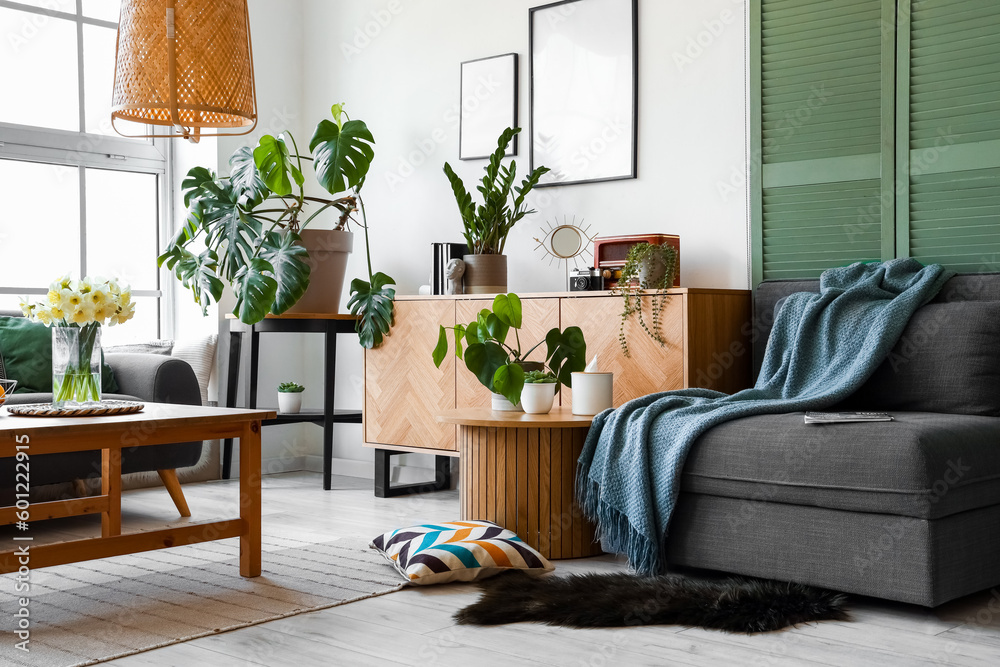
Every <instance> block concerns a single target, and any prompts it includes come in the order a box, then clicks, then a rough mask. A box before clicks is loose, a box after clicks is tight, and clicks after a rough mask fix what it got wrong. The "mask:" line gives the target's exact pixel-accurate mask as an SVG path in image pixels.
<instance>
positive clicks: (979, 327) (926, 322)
mask: <svg viewBox="0 0 1000 667" xmlns="http://www.w3.org/2000/svg"><path fill="white" fill-rule="evenodd" d="M998 349H1000V302H998V301H982V302H974V301H967V302H955V303H932V304H929V305H926V306H924V307H923V308H921V309H920V310H918V311H917V312H916V313H915V314H914V316H913V318H912V319H911V320H910V323H909V324H908V325H907V327H906V329H905V330H904V331H903V335H902V337H901V338H900V340H899V342H898V343H897V344H896V346H895V347H894V348H893V350H892V352H891V353H890V354H889V357H888V358H887V359H886V360H885V361H884V362H883V363H882V365H881V366H879V367H878V369H877V370H876V371H875V374H874V375H872V377H871V378H869V380H868V381H867V382H866V383H865V384H864V386H862V387H861V389H859V390H858V391H857V392H856V393H855V394H854V395H852V396H851V397H850V398H848V399H847V400H846V401H845V402H844V404H843V406H841V407H844V408H847V409H852V410H883V411H893V410H905V411H920V412H942V413H948V414H965V415H983V416H990V417H1000V354H998V353H997V350H998Z"/></svg>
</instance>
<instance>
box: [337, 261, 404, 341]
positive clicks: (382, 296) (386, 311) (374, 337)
mask: <svg viewBox="0 0 1000 667" xmlns="http://www.w3.org/2000/svg"><path fill="white" fill-rule="evenodd" d="M395 284H396V281H395V280H393V279H392V278H390V277H389V276H387V275H385V274H384V273H376V274H374V275H373V276H372V281H371V283H369V282H368V281H367V280H362V279H361V278H355V279H354V280H352V281H351V299H350V301H348V302H347V307H348V308H349V309H350V311H351V314H352V315H356V316H357V317H358V321H357V323H356V324H355V325H354V329H355V331H357V332H358V339H359V340H360V342H361V346H362V347H364V348H366V349H369V350H371V349H373V348H376V347H378V346H379V345H381V344H382V341H383V340H384V339H385V336H386V335H388V333H389V329H390V328H391V327H392V325H393V322H394V317H393V304H392V300H393V299H394V298H396V290H395V289H392V288H390V287H386V286H387V285H395Z"/></svg>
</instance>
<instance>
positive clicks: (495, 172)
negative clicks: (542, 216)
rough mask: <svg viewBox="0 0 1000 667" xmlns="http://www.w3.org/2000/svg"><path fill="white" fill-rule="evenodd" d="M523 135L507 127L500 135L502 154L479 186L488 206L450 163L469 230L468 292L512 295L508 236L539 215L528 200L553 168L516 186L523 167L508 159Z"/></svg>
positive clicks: (447, 170) (539, 171) (496, 156)
mask: <svg viewBox="0 0 1000 667" xmlns="http://www.w3.org/2000/svg"><path fill="white" fill-rule="evenodd" d="M520 131H521V128H519V127H518V128H507V129H506V130H504V131H503V134H501V135H500V138H499V140H498V141H497V150H496V152H495V153H493V155H491V156H490V163H489V165H487V167H486V169H485V171H486V175H485V176H483V179H482V184H481V185H480V186H479V187H478V188H477V189H478V190H479V192H480V193H481V194H482V195H483V203H482V204H480V205H479V206H476V204H475V202H474V201H473V200H472V195H471V194H469V193H468V192H467V191H466V189H465V184H464V183H463V182H462V179H461V178H459V176H458V174H456V173H455V170H454V169H452V168H451V165H450V164H448V163H447V162H445V163H444V173H445V175H446V176H447V177H448V181H449V182H450V183H451V189H452V191H453V192H454V193H455V200H456V201H457V202H458V211H459V213H460V214H461V216H462V224H463V225H464V226H465V232H464V236H465V243H466V245H467V246H468V247H469V253H470V254H468V255H465V256H464V257H463V258H462V260H463V261H464V262H465V293H466V294H503V293H505V292H506V291H507V256H506V255H504V254H503V251H504V246H505V245H506V243H507V235H508V234H510V230H511V229H512V228H513V227H514V225H515V224H517V222H518V221H519V220H520V219H521V218H523V217H524V216H526V215H530V214H532V213H534V212H535V211H534V210H530V211H529V210H528V207H527V205H526V204H525V202H524V200H525V197H527V195H528V193H529V192H531V190H532V189H533V188H534V187H535V186H536V185H538V180H539V179H540V178H541V177H542V176H543V175H544V174H546V173H548V172H549V169H548V168H547V167H538V168H537V169H535V170H534V171H532V172H531V173H530V174H528V177H527V178H525V179H524V180H523V181H521V186H520V187H516V186H515V185H514V175H515V173H516V171H517V164H516V163H515V162H513V161H511V162H510V163H509V165H507V166H504V165H503V158H504V155H506V153H507V146H508V145H510V142H511V141H512V140H513V139H514V136H515V135H516V134H518V133H519V132H520Z"/></svg>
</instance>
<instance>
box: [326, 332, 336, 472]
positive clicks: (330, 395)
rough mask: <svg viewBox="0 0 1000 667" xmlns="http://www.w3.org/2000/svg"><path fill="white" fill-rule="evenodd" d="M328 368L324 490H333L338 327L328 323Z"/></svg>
mask: <svg viewBox="0 0 1000 667" xmlns="http://www.w3.org/2000/svg"><path fill="white" fill-rule="evenodd" d="M324 342H325V344H326V368H325V369H324V372H323V489H324V490H326V491H329V490H330V489H331V488H333V481H332V479H331V477H332V476H333V423H334V422H333V417H334V409H333V406H334V405H335V402H334V394H335V391H336V384H337V326H336V322H328V323H327V325H326V331H325V333H324Z"/></svg>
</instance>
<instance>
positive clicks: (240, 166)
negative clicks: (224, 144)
mask: <svg viewBox="0 0 1000 667" xmlns="http://www.w3.org/2000/svg"><path fill="white" fill-rule="evenodd" d="M229 180H230V182H231V183H232V184H233V188H235V189H236V192H238V193H239V202H240V204H241V205H242V206H243V207H244V208H246V209H248V210H252V209H253V208H255V207H256V206H258V205H260V203H261V202H263V201H264V200H265V199H267V198H268V196H269V195H270V194H271V190H270V189H269V188H268V187H267V184H266V183H264V179H263V178H261V176H260V172H259V171H258V170H257V163H256V162H254V157H253V151H252V150H250V147H249V146H242V147H240V148H239V149H237V150H236V152H235V153H233V156H232V157H231V158H229Z"/></svg>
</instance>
